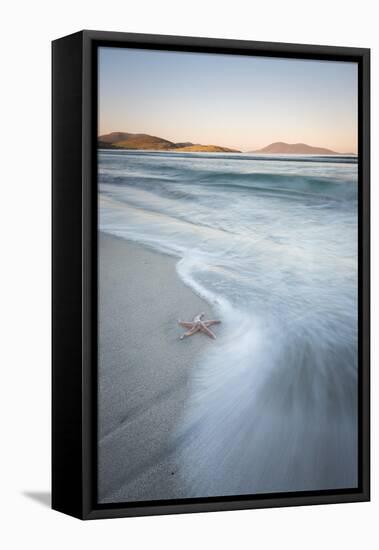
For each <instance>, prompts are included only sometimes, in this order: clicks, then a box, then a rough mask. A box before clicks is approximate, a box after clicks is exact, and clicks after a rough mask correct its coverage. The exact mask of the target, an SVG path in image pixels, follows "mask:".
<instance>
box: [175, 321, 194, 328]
mask: <svg viewBox="0 0 379 550" xmlns="http://www.w3.org/2000/svg"><path fill="white" fill-rule="evenodd" d="M178 324H179V325H180V326H181V327H183V328H192V327H193V323H191V322H189V323H187V322H185V321H178Z"/></svg>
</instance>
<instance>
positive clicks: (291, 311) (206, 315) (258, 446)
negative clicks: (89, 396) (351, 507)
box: [97, 46, 358, 504]
mask: <svg viewBox="0 0 379 550" xmlns="http://www.w3.org/2000/svg"><path fill="white" fill-rule="evenodd" d="M97 78H98V98H97V99H98V102H97V117H98V131H97V139H98V149H97V181H98V361H97V376H98V388H97V400H98V401H97V402H98V417H97V453H98V454H97V457H98V461H97V491H98V493H97V494H98V502H99V503H100V504H117V503H132V502H137V503H140V502H147V501H160V500H163V501H164V500H177V499H179V500H180V499H196V498H203V497H220V496H240V495H262V496H263V495H272V494H279V495H281V494H283V495H284V494H288V493H295V492H300V493H301V492H312V491H326V490H332V491H334V492H335V491H338V490H343V489H354V488H357V487H358V405H357V402H358V349H357V346H358V343H357V342H358V305H357V303H358V155H357V153H358V145H357V143H358V64H357V63H355V62H345V61H344V62H341V61H332V60H328V61H326V60H325V61H323V60H315V59H298V58H295V57H291V58H285V57H265V56H258V55H257V56H254V55H227V54H220V53H217V54H215V53H204V52H184V51H163V50H158V49H155V50H154V49H153V50H147V49H142V48H141V49H138V48H130V47H112V46H101V47H99V49H98V67H97Z"/></svg>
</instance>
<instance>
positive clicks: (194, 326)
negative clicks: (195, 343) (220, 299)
mask: <svg viewBox="0 0 379 550" xmlns="http://www.w3.org/2000/svg"><path fill="white" fill-rule="evenodd" d="M204 315H205V313H199V315H195V317H194V318H193V320H192V321H190V322H188V323H187V322H185V321H180V320H179V321H178V323H179V325H180V326H181V327H183V328H187V329H189V330H188V332H185V333H184V334H182V336H181V337H180V339H181V340H183V338H185V337H186V336H192V334H195V333H196V332H204V333H205V334H206V335H207V336H209V338H213V339H214V340H215V339H216V335H215V334H213V332H212V331H211V330H209V327H211V326H212V325H218V324H219V323H221V321H217V320H216V319H213V320H210V321H203V317H204Z"/></svg>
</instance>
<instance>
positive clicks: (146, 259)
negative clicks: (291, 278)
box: [98, 233, 213, 503]
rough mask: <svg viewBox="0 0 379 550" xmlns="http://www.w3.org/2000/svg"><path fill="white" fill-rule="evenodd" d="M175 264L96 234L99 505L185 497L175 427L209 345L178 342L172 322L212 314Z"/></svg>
mask: <svg viewBox="0 0 379 550" xmlns="http://www.w3.org/2000/svg"><path fill="white" fill-rule="evenodd" d="M175 263H176V260H175V259H174V258H171V257H169V256H166V255H163V254H159V253H157V252H154V251H151V250H150V249H147V248H145V247H143V246H141V245H139V244H134V243H132V242H129V241H125V240H123V239H120V238H117V237H113V236H110V235H106V234H104V233H100V234H99V373H98V376H99V377H98V381H99V384H98V391H99V425H98V430H99V438H98V441H99V447H98V451H99V452H98V458H99V470H98V474H99V477H98V496H99V502H100V503H106V502H124V501H138V500H155V499H156V500H158V499H172V498H183V497H185V496H186V495H185V494H183V483H181V482H180V471H179V468H178V464H177V462H176V459H175V456H176V451H177V448H178V445H179V442H178V441H176V437H177V436H176V427H177V423H178V421H179V419H180V417H181V415H182V414H183V412H184V410H185V407H186V402H187V399H188V395H189V392H190V379H191V373H192V370H193V367H194V365H195V364H196V360H197V359H198V358H199V355H200V354H201V352H202V350H204V349H206V346H209V345H212V342H213V341H212V340H210V339H208V338H207V336H205V335H203V334H197V335H195V336H193V337H191V338H186V339H184V340H180V339H179V338H180V335H181V334H182V333H183V330H182V329H181V328H180V327H179V326H178V324H177V320H178V318H181V319H183V320H190V319H192V317H193V316H194V315H196V314H197V313H199V312H201V311H204V312H205V313H206V315H207V316H208V317H211V316H212V314H211V310H210V307H209V306H208V304H207V303H206V302H205V301H203V300H202V299H201V298H199V297H198V296H197V295H196V294H194V293H193V292H192V291H191V290H190V289H189V288H188V287H187V286H185V285H184V284H183V283H182V281H181V280H180V279H179V277H178V275H177V273H176V270H175ZM182 443H183V442H182Z"/></svg>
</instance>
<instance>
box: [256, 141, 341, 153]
mask: <svg viewBox="0 0 379 550" xmlns="http://www.w3.org/2000/svg"><path fill="white" fill-rule="evenodd" d="M249 153H271V154H272V155H307V154H308V155H340V154H342V153H337V152H336V151H332V150H331V149H327V148H326V147H313V146H312V145H308V144H306V143H285V142H284V141H275V142H274V143H270V144H269V145H267V146H266V147H263V148H262V149H258V150H256V151H249Z"/></svg>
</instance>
